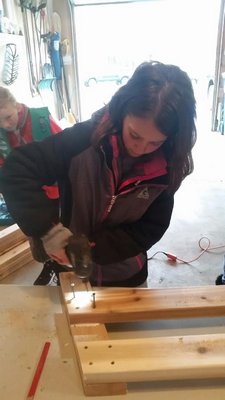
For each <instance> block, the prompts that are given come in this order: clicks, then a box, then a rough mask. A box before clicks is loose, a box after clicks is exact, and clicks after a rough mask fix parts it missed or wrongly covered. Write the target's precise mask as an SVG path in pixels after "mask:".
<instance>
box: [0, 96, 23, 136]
mask: <svg viewBox="0 0 225 400" xmlns="http://www.w3.org/2000/svg"><path fill="white" fill-rule="evenodd" d="M18 111H19V109H18V105H17V104H13V103H6V104H5V106H4V107H3V108H0V128H3V129H5V130H6V131H9V132H12V131H15V130H16V128H17V125H18V119H19V116H18Z"/></svg>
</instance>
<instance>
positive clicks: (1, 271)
mask: <svg viewBox="0 0 225 400" xmlns="http://www.w3.org/2000/svg"><path fill="white" fill-rule="evenodd" d="M31 260H33V257H32V254H31V250H30V245H29V242H28V241H26V242H23V243H21V244H20V245H18V246H16V247H14V248H13V249H11V250H9V251H8V252H6V253H4V254H2V255H1V256H0V280H1V279H3V278H5V277H6V276H8V275H9V274H11V273H12V272H15V271H16V270H18V269H19V268H21V267H23V266H24V265H26V264H27V263H29V262H30V261H31Z"/></svg>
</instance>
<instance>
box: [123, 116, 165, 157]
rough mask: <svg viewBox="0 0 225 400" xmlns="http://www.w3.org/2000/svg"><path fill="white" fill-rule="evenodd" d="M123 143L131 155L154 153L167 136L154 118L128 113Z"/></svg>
mask: <svg viewBox="0 0 225 400" xmlns="http://www.w3.org/2000/svg"><path fill="white" fill-rule="evenodd" d="M122 138H123V143H124V146H125V148H126V151H127V153H128V154H129V155H130V156H131V157H140V156H143V155H145V154H149V153H153V151H155V150H157V149H158V148H159V147H160V146H162V144H163V143H164V142H165V141H166V139H167V137H166V136H165V135H163V133H161V132H160V131H159V130H158V128H156V126H155V124H154V122H153V119H152V118H139V117H134V116H132V115H127V116H126V117H125V118H124V121H123V130H122Z"/></svg>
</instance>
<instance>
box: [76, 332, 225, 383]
mask: <svg viewBox="0 0 225 400" xmlns="http://www.w3.org/2000/svg"><path fill="white" fill-rule="evenodd" d="M77 348H78V352H79V357H80V362H81V366H82V373H83V376H84V380H85V381H86V382H87V383H95V384H97V383H102V382H103V383H106V382H107V383H110V382H111V383H113V382H120V381H122V382H123V381H126V382H140V381H161V380H179V379H208V378H210V379H212V378H225V334H210V335H195V336H194V335H193V336H182V337H181V336H179V337H157V338H147V339H146V338H145V339H125V340H107V341H102V342H101V341H93V342H90V341H87V342H82V343H77Z"/></svg>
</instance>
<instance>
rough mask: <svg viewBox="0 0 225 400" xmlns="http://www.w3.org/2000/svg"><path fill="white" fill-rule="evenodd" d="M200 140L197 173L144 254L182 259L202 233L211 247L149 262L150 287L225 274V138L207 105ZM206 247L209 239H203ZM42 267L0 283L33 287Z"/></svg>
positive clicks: (210, 280) (200, 115)
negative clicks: (211, 125) (165, 227)
mask: <svg viewBox="0 0 225 400" xmlns="http://www.w3.org/2000/svg"><path fill="white" fill-rule="evenodd" d="M197 126H198V140H197V143H196V145H195V147H194V151H193V156H194V162H195V171H194V172H193V174H192V175H191V176H189V177H188V178H186V180H185V181H184V182H183V184H182V186H181V187H180V189H179V190H178V192H177V193H176V195H175V207H174V212H173V216H172V220H171V224H170V227H169V229H168V230H167V232H166V233H165V235H164V236H163V238H162V239H161V240H160V242H158V243H157V244H156V245H155V246H153V247H152V248H151V249H150V251H149V252H148V254H149V257H151V256H152V255H153V254H154V253H155V252H156V251H165V252H168V253H172V254H174V255H176V256H177V257H179V258H180V259H183V260H185V261H190V260H193V259H196V257H198V256H199V255H200V253H201V249H200V247H199V245H198V242H199V240H200V239H201V238H202V237H207V238H208V239H209V240H210V247H216V246H223V247H222V248H218V249H216V250H211V251H207V252H205V253H204V254H203V255H202V256H201V257H200V258H198V259H197V260H195V261H193V262H191V263H181V262H176V263H174V262H170V261H168V259H167V258H166V257H165V256H164V255H163V254H157V255H156V256H155V257H153V259H151V260H150V261H149V278H148V287H151V288H159V287H177V286H195V285H214V282H215V279H216V277H217V275H219V274H221V273H222V272H223V262H224V254H225V136H223V135H221V134H219V133H217V132H211V131H210V129H209V111H208V110H207V107H204V108H203V107H201V109H200V108H199V110H198V124H197ZM203 245H204V246H206V245H207V242H203ZM41 269H42V265H41V264H39V263H36V262H33V263H31V264H29V265H27V266H25V267H23V268H21V269H20V270H19V271H17V272H15V273H13V274H11V275H10V276H8V277H7V278H5V279H3V280H2V281H1V282H0V284H16V285H32V283H33V281H34V280H35V278H36V277H37V276H38V274H39V272H40V271H41Z"/></svg>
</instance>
